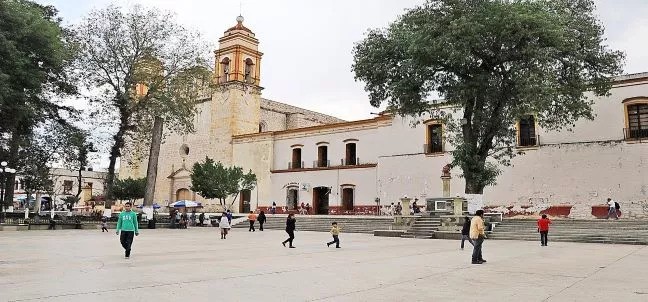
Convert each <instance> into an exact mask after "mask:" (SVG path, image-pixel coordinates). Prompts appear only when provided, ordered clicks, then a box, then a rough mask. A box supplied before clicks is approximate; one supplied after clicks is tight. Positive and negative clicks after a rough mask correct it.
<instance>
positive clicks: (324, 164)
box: [313, 160, 331, 168]
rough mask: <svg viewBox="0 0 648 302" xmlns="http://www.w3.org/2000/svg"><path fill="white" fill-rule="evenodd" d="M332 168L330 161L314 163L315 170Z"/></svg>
mask: <svg viewBox="0 0 648 302" xmlns="http://www.w3.org/2000/svg"><path fill="white" fill-rule="evenodd" d="M330 166H331V161H330V160H316V161H313V168H328V167H330Z"/></svg>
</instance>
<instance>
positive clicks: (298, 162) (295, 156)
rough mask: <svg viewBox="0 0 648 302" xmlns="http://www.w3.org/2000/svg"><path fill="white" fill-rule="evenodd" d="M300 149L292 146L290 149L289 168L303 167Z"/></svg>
mask: <svg viewBox="0 0 648 302" xmlns="http://www.w3.org/2000/svg"><path fill="white" fill-rule="evenodd" d="M301 151H302V149H301V148H293V150H292V162H291V164H290V168H291V169H301V168H302V167H303V165H302V159H301V158H302V157H301V156H302V152H301Z"/></svg>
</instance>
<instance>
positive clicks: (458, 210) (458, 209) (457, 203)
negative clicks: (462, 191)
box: [452, 198, 464, 216]
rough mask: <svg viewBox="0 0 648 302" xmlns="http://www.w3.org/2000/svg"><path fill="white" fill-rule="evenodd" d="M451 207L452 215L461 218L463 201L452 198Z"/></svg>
mask: <svg viewBox="0 0 648 302" xmlns="http://www.w3.org/2000/svg"><path fill="white" fill-rule="evenodd" d="M452 205H453V208H454V210H453V211H452V213H453V214H454V215H456V216H462V215H463V205H464V200H463V198H454V199H453V200H452Z"/></svg>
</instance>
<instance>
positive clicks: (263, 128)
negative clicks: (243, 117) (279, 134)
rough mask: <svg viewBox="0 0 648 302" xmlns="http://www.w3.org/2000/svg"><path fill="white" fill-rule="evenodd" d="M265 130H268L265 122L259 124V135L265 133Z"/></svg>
mask: <svg viewBox="0 0 648 302" xmlns="http://www.w3.org/2000/svg"><path fill="white" fill-rule="evenodd" d="M267 128H268V126H267V125H266V123H265V122H260V123H259V133H261V132H266V131H267Z"/></svg>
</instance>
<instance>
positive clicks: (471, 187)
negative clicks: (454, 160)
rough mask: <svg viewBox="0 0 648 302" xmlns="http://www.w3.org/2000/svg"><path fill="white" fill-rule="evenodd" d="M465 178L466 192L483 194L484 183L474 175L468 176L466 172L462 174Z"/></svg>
mask: <svg viewBox="0 0 648 302" xmlns="http://www.w3.org/2000/svg"><path fill="white" fill-rule="evenodd" d="M464 178H465V179H466V188H465V193H466V194H484V188H485V187H486V186H484V184H482V183H480V182H479V180H478V179H476V178H475V177H472V176H469V175H468V174H465V175H464Z"/></svg>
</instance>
